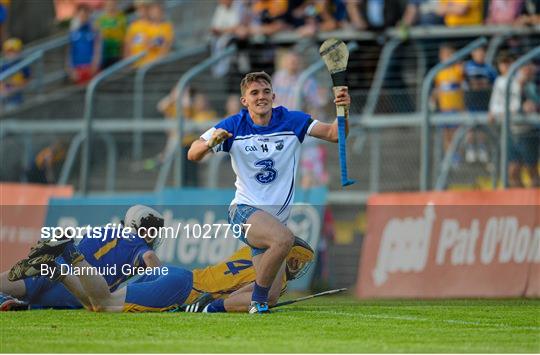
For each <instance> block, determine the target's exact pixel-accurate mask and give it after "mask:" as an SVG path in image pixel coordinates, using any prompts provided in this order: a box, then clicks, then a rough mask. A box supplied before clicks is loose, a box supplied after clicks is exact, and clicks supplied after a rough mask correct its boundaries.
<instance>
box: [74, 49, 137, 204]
mask: <svg viewBox="0 0 540 355" xmlns="http://www.w3.org/2000/svg"><path fill="white" fill-rule="evenodd" d="M145 55H146V51H145V52H142V53H139V54H137V55H134V56H132V57H129V58H126V59H124V60H121V61H120V62H117V63H115V64H113V65H111V66H110V67H109V68H107V69H105V70H104V71H102V72H100V73H99V74H98V75H96V76H95V77H94V78H93V79H92V80H91V81H90V84H88V86H87V88H86V94H85V97H84V127H83V130H82V132H81V133H82V134H83V139H84V141H83V148H82V161H81V174H80V183H79V184H80V186H79V188H80V190H81V193H82V194H83V195H86V194H87V193H88V174H89V167H90V152H91V147H92V119H93V113H94V95H95V91H96V88H97V86H98V85H99V83H101V82H102V81H103V80H105V79H106V78H108V77H110V76H111V75H112V74H114V73H116V72H118V71H120V70H121V69H123V68H125V67H127V66H129V65H131V64H133V63H135V62H136V61H137V60H139V59H140V58H142V57H143V56H145Z"/></svg>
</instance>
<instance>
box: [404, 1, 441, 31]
mask: <svg viewBox="0 0 540 355" xmlns="http://www.w3.org/2000/svg"><path fill="white" fill-rule="evenodd" d="M438 6H439V0H409V1H408V2H407V7H406V8H405V13H404V15H403V19H402V21H401V24H402V25H404V26H407V27H411V26H438V25H443V24H444V20H443V18H442V17H441V16H439V15H437V7H438Z"/></svg>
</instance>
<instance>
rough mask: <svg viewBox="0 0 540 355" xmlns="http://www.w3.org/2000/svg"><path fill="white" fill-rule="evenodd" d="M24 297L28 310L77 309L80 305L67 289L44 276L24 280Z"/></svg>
mask: <svg viewBox="0 0 540 355" xmlns="http://www.w3.org/2000/svg"><path fill="white" fill-rule="evenodd" d="M24 285H25V287H26V295H25V296H24V297H23V300H24V301H26V302H28V303H30V308H32V309H40V308H56V309H78V308H82V304H81V303H80V302H79V301H78V300H77V299H76V298H75V296H73V295H72V294H71V293H70V292H69V291H68V290H67V288H66V287H65V286H64V285H63V284H62V283H61V282H57V281H51V279H50V278H48V277H46V276H36V277H31V278H28V279H24Z"/></svg>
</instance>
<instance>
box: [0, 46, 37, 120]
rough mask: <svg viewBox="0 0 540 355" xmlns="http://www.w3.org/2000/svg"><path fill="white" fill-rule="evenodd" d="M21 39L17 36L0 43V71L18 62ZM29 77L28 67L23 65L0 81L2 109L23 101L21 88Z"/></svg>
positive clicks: (7, 108) (18, 104) (10, 107)
mask: <svg viewBox="0 0 540 355" xmlns="http://www.w3.org/2000/svg"><path fill="white" fill-rule="evenodd" d="M21 51H22V41H21V40H20V39H18V38H10V39H8V40H7V41H5V42H4V43H3V44H2V55H3V57H4V58H3V59H4V61H2V62H1V63H0V73H3V72H5V71H7V70H8V69H10V68H11V67H13V66H14V65H16V64H18V63H19V62H20V61H21V60H22V58H20V57H19V55H20V54H21ZM29 79H30V68H29V67H25V68H23V69H22V70H21V71H20V72H18V73H15V74H14V75H12V76H11V77H9V78H7V79H6V80H4V81H2V82H0V103H1V106H2V110H6V111H7V110H12V109H14V108H16V107H18V106H20V105H21V104H22V103H23V101H24V97H23V93H22V90H23V89H24V87H25V86H26V84H27V83H28V80H29Z"/></svg>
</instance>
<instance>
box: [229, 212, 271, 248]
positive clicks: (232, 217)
mask: <svg viewBox="0 0 540 355" xmlns="http://www.w3.org/2000/svg"><path fill="white" fill-rule="evenodd" d="M256 211H260V209H259V208H257V207H253V206H250V205H244V204H238V205H232V206H231V207H230V208H229V224H232V225H235V224H237V225H238V224H239V225H240V226H242V225H244V224H246V223H247V220H248V219H249V217H251V215H252V214H253V213H255V212H256ZM240 240H241V241H242V242H244V243H246V244H247V245H249V247H250V248H251V256H256V255H260V254H262V253H264V252H265V251H266V249H261V248H255V247H254V246H252V245H250V244H249V242H248V240H247V238H246V235H245V234H244V233H243V232H242V235H241V236H240Z"/></svg>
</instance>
